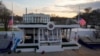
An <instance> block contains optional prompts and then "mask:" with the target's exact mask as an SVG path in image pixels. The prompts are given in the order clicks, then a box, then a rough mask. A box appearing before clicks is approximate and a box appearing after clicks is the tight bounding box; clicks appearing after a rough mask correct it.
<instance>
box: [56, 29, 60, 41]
mask: <svg viewBox="0 0 100 56" xmlns="http://www.w3.org/2000/svg"><path fill="white" fill-rule="evenodd" d="M56 31H57V33H56V37H57V40H59V36H58V29H57V30H56Z"/></svg>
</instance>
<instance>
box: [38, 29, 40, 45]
mask: <svg viewBox="0 0 100 56" xmlns="http://www.w3.org/2000/svg"><path fill="white" fill-rule="evenodd" d="M38 44H39V45H40V29H38Z"/></svg>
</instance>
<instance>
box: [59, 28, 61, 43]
mask: <svg viewBox="0 0 100 56" xmlns="http://www.w3.org/2000/svg"><path fill="white" fill-rule="evenodd" d="M61 30H62V29H59V31H60V38H59V39H60V44H62V31H61Z"/></svg>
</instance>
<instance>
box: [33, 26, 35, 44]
mask: <svg viewBox="0 0 100 56" xmlns="http://www.w3.org/2000/svg"><path fill="white" fill-rule="evenodd" d="M34 33H35V30H34V28H33V37H34V38H33V39H34V40H33V41H34V43H35V34H34Z"/></svg>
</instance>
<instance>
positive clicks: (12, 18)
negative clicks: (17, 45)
mask: <svg viewBox="0 0 100 56" xmlns="http://www.w3.org/2000/svg"><path fill="white" fill-rule="evenodd" d="M11 8H12V15H11V20H12V26H11V29H12V31H13V26H14V17H13V16H14V14H13V0H12V3H11Z"/></svg>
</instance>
